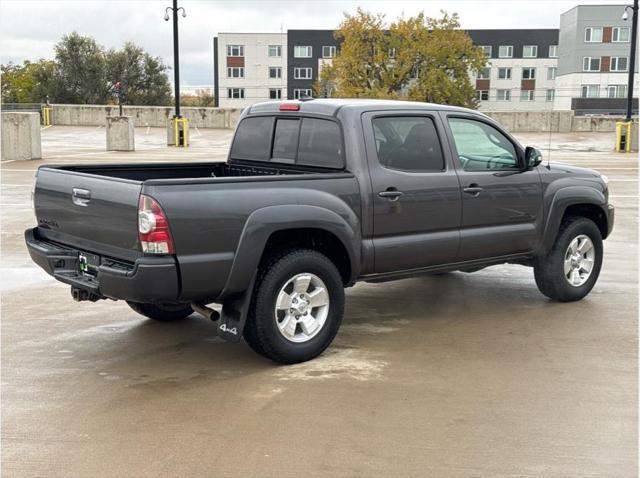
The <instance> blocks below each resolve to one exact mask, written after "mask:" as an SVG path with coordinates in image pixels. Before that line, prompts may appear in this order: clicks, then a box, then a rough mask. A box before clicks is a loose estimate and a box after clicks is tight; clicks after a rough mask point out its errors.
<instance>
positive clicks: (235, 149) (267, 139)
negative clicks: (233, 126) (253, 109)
mask: <svg viewBox="0 0 640 478" xmlns="http://www.w3.org/2000/svg"><path fill="white" fill-rule="evenodd" d="M273 119H274V118H273V116H254V117H253V118H245V119H244V120H242V123H240V126H239V127H238V131H236V136H235V138H234V140H233V146H232V147H231V155H232V156H233V157H234V158H238V159H253V160H259V161H268V160H269V151H270V149H271V131H272V128H273Z"/></svg>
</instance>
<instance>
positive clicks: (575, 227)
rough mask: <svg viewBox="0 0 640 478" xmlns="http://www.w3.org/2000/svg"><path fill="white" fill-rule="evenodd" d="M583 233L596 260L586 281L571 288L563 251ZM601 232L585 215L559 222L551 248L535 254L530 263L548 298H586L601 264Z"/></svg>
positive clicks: (562, 300)
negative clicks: (532, 261)
mask: <svg viewBox="0 0 640 478" xmlns="http://www.w3.org/2000/svg"><path fill="white" fill-rule="evenodd" d="M581 234H584V235H586V236H587V237H588V238H589V239H591V242H592V243H593V246H594V249H595V259H594V264H593V268H592V270H591V274H590V276H589V278H588V279H587V281H586V282H585V283H584V284H582V285H580V286H578V287H574V286H572V285H571V284H569V282H568V280H567V279H566V277H565V275H564V259H565V253H566V251H567V248H568V247H569V244H570V243H571V241H572V240H573V239H574V238H576V237H577V236H579V235H581ZM602 252H603V249H602V234H601V233H600V229H599V228H598V226H596V224H595V223H594V222H593V221H592V220H590V219H587V218H585V217H568V218H566V219H565V220H564V221H563V222H562V224H561V225H560V230H559V231H558V235H557V237H556V240H555V243H554V244H553V247H552V248H551V250H550V251H549V253H548V254H546V255H544V256H538V257H536V258H535V260H534V263H533V271H534V276H535V279H536V285H537V286H538V289H539V290H540V292H542V293H543V294H544V295H546V296H547V297H549V298H550V299H553V300H557V301H560V302H573V301H576V300H580V299H582V298H583V297H585V296H586V295H587V294H588V293H589V292H591V289H592V288H593V286H594V285H595V283H596V281H597V280H598V276H599V275H600V268H601V267H602Z"/></svg>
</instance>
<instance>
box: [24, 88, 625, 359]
mask: <svg viewBox="0 0 640 478" xmlns="http://www.w3.org/2000/svg"><path fill="white" fill-rule="evenodd" d="M541 163H542V158H541V155H540V153H539V151H537V150H536V149H535V148H532V147H527V148H523V147H522V146H520V144H519V143H518V141H516V140H515V139H514V138H513V137H512V136H511V135H510V134H508V133H507V132H506V131H504V129H503V128H502V127H501V126H500V125H499V124H497V123H496V122H495V121H492V120H491V119H490V118H488V117H487V116H485V115H483V114H481V113H478V112H476V111H471V110H467V109H462V108H455V107H449V106H440V105H434V104H427V103H413V102H400V101H376V100H333V99H329V100H319V99H318V100H309V101H284V102H268V103H261V104H256V105H253V106H251V107H249V108H247V109H246V110H245V111H244V112H243V114H242V117H241V119H240V121H239V124H238V127H237V129H236V132H235V136H234V138H233V142H232V145H231V149H230V152H229V156H228V160H227V161H226V162H225V163H191V164H182V163H176V164H141V165H140V164H117V165H112V164H110V165H104V164H94V165H80V166H78V165H73V166H49V165H47V166H42V167H40V169H39V170H38V173H37V178H36V182H35V187H34V208H35V213H36V217H37V222H38V225H37V227H35V228H33V229H29V230H27V231H26V232H25V238H26V243H27V247H28V249H29V253H30V254H31V257H32V259H33V260H34V261H35V262H36V263H37V264H38V265H39V266H40V267H42V268H43V269H44V270H45V271H47V272H48V273H49V274H51V275H52V276H53V277H55V278H56V279H57V280H59V281H61V282H64V283H66V284H69V285H70V286H71V292H72V295H73V298H74V299H76V300H91V301H95V300H98V299H105V298H108V299H122V300H126V301H127V303H128V304H129V305H130V306H131V307H132V308H133V309H134V310H135V311H136V312H138V313H140V314H142V315H144V316H146V317H149V318H151V319H155V320H159V321H166V320H178V319H183V318H185V317H187V316H189V315H190V314H192V313H194V311H195V312H198V313H200V314H202V315H205V316H206V317H208V318H211V319H213V320H217V321H218V333H219V335H220V336H221V337H223V338H225V339H227V340H231V341H238V340H240V338H241V337H244V338H245V340H246V342H247V343H248V344H249V345H250V346H251V347H252V348H253V349H254V350H255V351H256V352H258V353H260V354H262V355H264V356H266V357H268V358H270V359H272V360H275V361H277V362H281V363H296V362H301V361H305V360H309V359H311V358H314V357H316V356H317V355H318V354H320V353H322V351H323V350H324V349H325V348H326V347H327V346H328V345H329V344H330V343H331V341H332V340H333V338H334V336H335V335H336V333H337V331H338V328H339V326H340V323H341V321H342V316H343V310H344V301H345V297H344V288H345V287H349V286H352V285H353V284H355V283H356V282H357V281H367V282H382V281H389V280H396V279H403V278H406V277H410V276H414V275H417V274H436V273H443V272H448V271H464V272H473V271H477V270H479V269H482V268H484V267H487V266H491V265H494V264H501V263H515V264H522V265H526V266H532V267H533V270H534V277H535V282H536V284H537V286H538V288H539V289H540V291H541V292H542V293H543V294H544V295H546V296H547V297H550V298H551V299H555V300H559V301H574V300H579V299H581V298H583V297H584V296H585V295H587V294H588V293H589V291H590V290H591V288H592V287H593V286H594V284H595V282H596V280H597V279H598V275H599V273H600V268H601V265H602V253H603V250H602V240H603V239H604V238H606V237H607V236H608V235H609V234H610V233H611V229H612V227H613V218H614V209H613V206H611V205H610V204H609V199H608V195H609V193H608V188H607V178H606V177H605V176H603V175H601V174H599V173H597V172H596V171H592V170H587V169H581V168H576V167H571V166H564V165H558V164H552V165H544V164H541ZM390 299H391V300H393V299H392V298H391V297H390ZM211 304H221V306H222V307H221V312H218V311H217V309H215V308H212V307H210V305H211Z"/></svg>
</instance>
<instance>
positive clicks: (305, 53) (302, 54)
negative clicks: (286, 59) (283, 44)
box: [293, 45, 313, 58]
mask: <svg viewBox="0 0 640 478" xmlns="http://www.w3.org/2000/svg"><path fill="white" fill-rule="evenodd" d="M312 50H313V49H312V48H311V47H310V46H299V45H296V46H294V47H293V56H294V57H295V58H311V52H312Z"/></svg>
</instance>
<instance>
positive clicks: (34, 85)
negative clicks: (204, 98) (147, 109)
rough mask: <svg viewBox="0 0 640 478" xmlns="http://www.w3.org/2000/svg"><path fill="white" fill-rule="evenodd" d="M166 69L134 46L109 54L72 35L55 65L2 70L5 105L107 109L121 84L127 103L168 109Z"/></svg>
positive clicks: (46, 62)
mask: <svg viewBox="0 0 640 478" xmlns="http://www.w3.org/2000/svg"><path fill="white" fill-rule="evenodd" d="M166 70H167V67H166V66H165V65H164V63H163V62H162V60H161V59H160V58H158V57H153V56H151V55H150V54H149V53H147V52H145V51H144V50H143V49H142V48H140V47H138V46H136V45H134V44H133V43H125V45H124V46H123V48H122V49H121V50H115V49H111V50H108V51H105V49H104V47H102V46H101V45H99V44H98V43H96V41H95V40H94V39H93V38H90V37H85V36H81V35H79V34H78V33H76V32H73V33H71V34H69V35H65V36H64V37H62V39H61V40H60V42H58V43H57V44H56V46H55V60H40V61H39V62H37V63H30V62H28V61H25V62H24V64H23V65H22V66H17V65H13V64H11V63H9V64H8V65H2V82H3V85H2V101H3V102H8V103H9V102H20V103H22V102H31V103H40V102H44V101H45V100H46V99H47V98H49V100H50V101H51V102H53V103H72V104H78V103H80V104H104V103H107V102H109V101H115V88H114V85H115V83H117V82H118V81H119V82H120V83H121V85H122V92H123V99H124V100H125V101H126V102H127V103H131V104H138V105H167V104H170V103H171V85H170V84H169V79H168V78H167V75H166Z"/></svg>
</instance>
